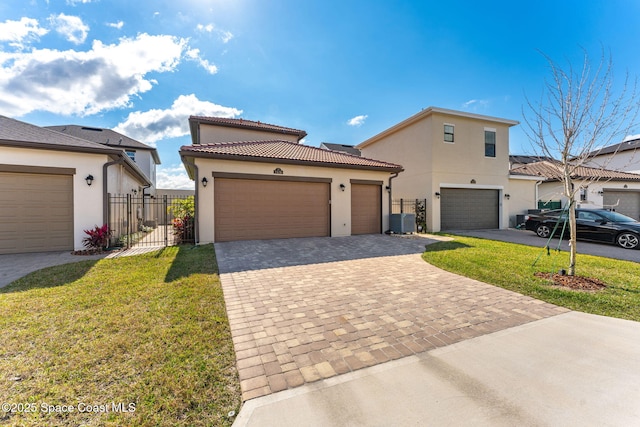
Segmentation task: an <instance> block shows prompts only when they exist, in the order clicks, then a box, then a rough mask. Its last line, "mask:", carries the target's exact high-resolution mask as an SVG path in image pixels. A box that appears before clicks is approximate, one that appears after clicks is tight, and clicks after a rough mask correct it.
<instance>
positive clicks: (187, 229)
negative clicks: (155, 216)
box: [167, 196, 196, 243]
mask: <svg viewBox="0 0 640 427" xmlns="http://www.w3.org/2000/svg"><path fill="white" fill-rule="evenodd" d="M167 210H168V211H169V213H171V214H173V217H174V218H173V219H172V220H171V225H172V226H173V235H174V236H175V239H176V243H183V242H185V241H189V240H192V239H193V236H194V225H195V221H194V218H195V213H196V206H195V198H194V197H193V196H189V197H186V198H184V199H176V200H174V201H173V202H171V206H169V207H168V208H167Z"/></svg>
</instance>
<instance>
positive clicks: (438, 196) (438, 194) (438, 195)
mask: <svg viewBox="0 0 640 427" xmlns="http://www.w3.org/2000/svg"><path fill="white" fill-rule="evenodd" d="M436 197H437V198H438V199H439V198H440V192H439V191H436Z"/></svg>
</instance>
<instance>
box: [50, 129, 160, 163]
mask: <svg viewBox="0 0 640 427" xmlns="http://www.w3.org/2000/svg"><path fill="white" fill-rule="evenodd" d="M45 128H46V129H51V130H54V131H56V132H60V133H63V134H65V135H71V136H75V137H77V138H82V139H86V140H87V141H91V142H95V143H98V144H102V145H106V146H109V147H114V148H118V149H125V148H133V149H138V150H147V151H150V152H151V155H152V156H153V160H154V161H155V163H156V164H158V165H159V164H160V157H159V156H158V150H156V149H155V148H153V147H150V146H148V145H147V144H143V143H142V142H140V141H137V140H135V139H133V138H129V137H128V136H126V135H123V134H121V133H118V132H116V131H114V130H112V129H105V128H96V127H88V126H78V125H60V126H45Z"/></svg>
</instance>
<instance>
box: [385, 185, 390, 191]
mask: <svg viewBox="0 0 640 427" xmlns="http://www.w3.org/2000/svg"><path fill="white" fill-rule="evenodd" d="M384 189H385V190H387V191H388V192H389V193H391V187H390V186H388V185H387V186H386V187H384Z"/></svg>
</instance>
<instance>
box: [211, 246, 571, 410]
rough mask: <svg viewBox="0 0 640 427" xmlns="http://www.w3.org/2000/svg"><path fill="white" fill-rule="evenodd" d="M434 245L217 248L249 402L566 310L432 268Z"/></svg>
mask: <svg viewBox="0 0 640 427" xmlns="http://www.w3.org/2000/svg"><path fill="white" fill-rule="evenodd" d="M430 242H431V241H429V240H426V239H407V238H400V237H390V236H382V235H379V236H376V235H373V236H353V237H345V238H322V239H313V238H312V239H287V240H272V241H251V242H230V243H222V244H216V245H215V246H216V254H217V257H218V264H219V266H220V270H221V274H220V279H221V282H222V287H223V291H224V295H225V302H226V306H227V313H228V316H229V322H230V326H231V333H232V337H233V343H234V347H235V351H236V358H237V368H238V374H239V377H240V385H241V388H242V394H243V400H248V399H252V398H255V397H259V396H263V395H267V394H270V393H274V392H277V391H281V390H284V389H286V388H292V387H297V386H300V385H302V384H304V383H310V382H314V381H318V380H321V379H324V378H329V377H332V376H335V375H339V374H343V373H346V372H350V371H355V370H357V369H362V368H365V367H369V366H372V365H375V364H379V363H384V362H387V361H390V360H394V359H398V358H401V357H405V356H409V355H412V354H417V353H421V352H425V351H428V350H431V349H434V348H436V347H442V346H446V345H449V344H452V343H455V342H458V341H461V340H465V339H469V338H473V337H477V336H480V335H484V334H488V333H491V332H496V331H499V330H502V329H506V328H510V327H513V326H518V325H522V324H524V323H527V322H531V321H533V320H537V319H542V318H545V317H549V316H554V315H557V314H560V313H563V312H566V311H567V310H566V309H564V308H561V307H557V306H554V305H552V304H548V303H545V302H543V301H539V300H536V299H533V298H529V297H526V296H523V295H520V294H517V293H515V292H511V291H507V290H504V289H501V288H498V287H495V286H491V285H488V284H485V283H482V282H478V281H476V280H472V279H468V278H465V277H461V276H457V275H455V274H452V273H448V272H445V271H443V270H440V269H438V268H436V267H434V266H432V265H430V264H427V263H426V262H424V261H423V260H422V258H421V256H420V253H421V252H422V251H423V249H424V244H425V243H430Z"/></svg>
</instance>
